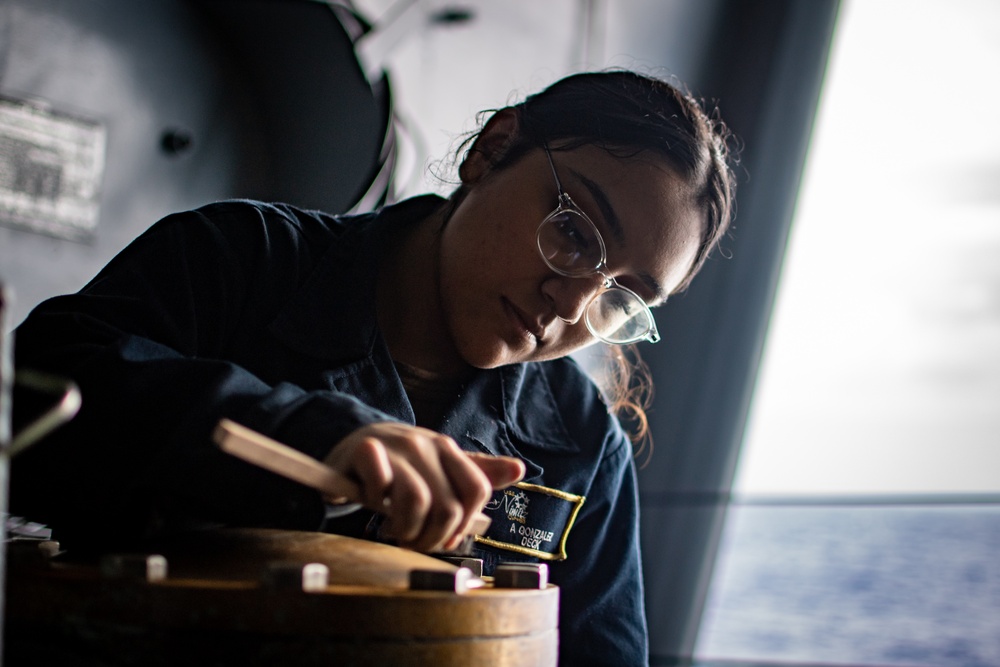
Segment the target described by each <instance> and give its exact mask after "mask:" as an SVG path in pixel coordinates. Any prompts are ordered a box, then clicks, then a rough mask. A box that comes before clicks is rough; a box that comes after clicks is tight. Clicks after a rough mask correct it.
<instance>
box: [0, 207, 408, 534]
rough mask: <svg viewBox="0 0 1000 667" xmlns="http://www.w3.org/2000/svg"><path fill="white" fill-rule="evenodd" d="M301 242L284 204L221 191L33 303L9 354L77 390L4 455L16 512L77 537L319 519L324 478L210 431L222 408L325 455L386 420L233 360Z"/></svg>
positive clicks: (310, 257) (285, 278)
mask: <svg viewBox="0 0 1000 667" xmlns="http://www.w3.org/2000/svg"><path fill="white" fill-rule="evenodd" d="M237 213H238V215H237ZM312 240H313V241H315V240H316V239H312ZM308 241H309V239H307V238H306V236H305V235H304V234H303V230H302V229H301V228H299V226H297V225H296V224H295V221H294V220H292V219H291V218H287V217H283V216H282V215H281V213H280V212H278V211H275V210H268V209H265V208H264V207H260V206H252V205H250V204H249V203H247V204H240V205H237V204H230V205H228V206H226V205H222V204H217V205H213V206H210V207H206V208H205V209H201V210H199V211H197V212H188V213H184V214H178V215H175V216H170V217H168V218H165V219H164V220H162V221H160V222H159V223H157V224H156V225H154V226H153V227H151V228H150V229H149V230H148V231H147V232H145V233H144V234H143V235H141V236H140V237H139V238H138V239H136V240H135V241H134V242H133V243H132V244H131V245H130V246H129V247H128V248H126V249H125V250H124V251H122V252H121V253H120V254H119V255H118V256H117V257H116V258H115V259H114V260H112V261H111V262H110V263H109V264H108V266H107V267H105V269H104V270H102V271H101V272H100V273H99V274H98V275H97V276H96V277H95V278H94V279H93V280H92V281H91V282H90V283H89V284H88V285H87V286H86V287H85V288H84V289H83V290H81V291H80V292H79V293H77V294H74V295H68V296H62V297H56V298H54V299H50V300H49V301H47V302H45V303H43V304H41V305H40V306H39V307H38V308H36V309H35V310H34V311H33V312H32V313H31V314H30V315H29V317H28V318H27V319H26V320H25V322H24V323H23V324H22V325H21V326H20V327H19V328H18V329H17V330H16V332H15V336H16V338H15V342H16V345H15V349H16V365H17V367H18V368H32V369H37V370H42V371H46V372H49V373H53V374H57V375H60V376H63V377H66V378H70V379H72V380H73V381H75V382H76V383H77V384H78V386H79V387H80V390H81V393H82V397H83V403H82V408H81V411H80V413H79V415H78V416H77V417H76V419H74V420H73V421H72V422H70V423H69V424H67V425H66V426H64V427H62V428H61V429H60V430H59V431H57V432H56V433H55V434H54V435H52V436H50V437H49V438H47V439H46V440H44V441H42V442H41V443H38V444H37V445H35V446H34V447H32V448H31V449H28V450H26V451H25V452H24V453H22V454H21V455H19V456H18V457H17V458H15V459H14V461H13V463H12V469H11V510H12V512H14V513H20V514H22V515H24V516H26V517H28V518H30V519H31V520H33V521H39V522H42V523H47V524H49V525H50V526H51V527H52V528H53V530H54V536H55V539H61V540H68V541H69V542H70V543H75V544H78V545H84V546H85V545H87V544H93V543H96V542H102V543H103V542H106V541H107V540H108V539H110V538H115V537H126V538H127V537H141V536H146V535H150V534H156V533H158V532H161V531H163V530H169V529H172V528H175V527H181V528H183V527H188V526H189V525H202V524H206V523H207V524H226V525H238V526H269V527H277V528H288V529H317V528H318V527H319V526H320V525H321V523H322V518H323V514H324V507H323V503H322V499H321V498H320V496H319V494H318V493H316V492H314V491H312V490H310V489H307V488H305V487H302V486H300V485H297V484H295V483H292V482H289V481H287V480H284V479H282V478H280V477H278V476H276V475H273V474H271V473H269V472H266V471H263V470H259V469H257V468H255V467H253V466H251V465H249V464H247V463H244V462H242V461H240V460H237V459H235V458H233V457H231V456H229V455H227V454H225V453H223V452H221V451H220V450H219V449H218V448H217V447H215V445H214V444H213V443H212V442H211V437H210V436H211V432H212V430H213V427H214V425H215V424H216V423H217V422H218V420H219V419H220V418H221V417H229V418H231V419H234V420H236V421H238V422H240V423H243V424H245V425H247V426H249V427H250V428H253V429H256V430H258V431H260V432H262V433H265V434H267V435H270V436H272V437H274V438H276V439H279V440H282V441H284V442H287V443H289V444H291V445H293V446H295V447H298V448H300V449H301V450H303V451H305V452H306V453H307V454H309V455H311V456H313V457H316V458H322V457H323V456H325V454H326V453H327V452H328V451H329V449H330V448H331V447H332V446H333V445H334V444H335V443H336V442H338V441H339V440H340V439H341V438H342V437H343V436H344V435H346V434H347V433H349V432H350V431H352V430H354V429H355V428H357V427H358V426H360V425H363V424H366V423H371V422H376V421H386V420H389V419H391V418H390V417H389V416H388V415H385V414H382V413H381V412H379V411H378V410H375V409H373V408H371V407H369V406H366V405H364V404H362V403H361V402H359V401H358V400H356V399H354V398H353V397H351V396H348V395H345V394H341V393H337V392H333V391H325V390H320V389H315V388H314V389H313V390H311V391H307V390H305V389H303V388H302V387H300V386H296V385H294V384H290V383H285V382H280V381H274V380H272V381H271V382H268V381H265V380H263V379H261V378H260V377H257V376H255V375H254V374H253V373H251V372H249V371H248V370H246V368H244V367H243V366H241V365H239V364H237V363H233V362H232V361H230V360H227V359H231V358H232V357H231V355H229V353H228V350H229V348H230V346H231V345H232V342H233V340H234V339H235V338H237V337H238V336H239V335H240V334H241V332H243V333H245V330H246V328H247V327H253V326H258V324H257V323H258V316H257V315H255V313H257V312H258V311H259V310H260V309H265V310H267V309H271V308H274V307H276V304H280V303H281V302H282V301H283V300H285V299H286V298H287V294H288V293H289V292H290V291H291V290H293V289H295V288H296V287H297V286H298V284H299V283H300V282H301V281H302V279H303V276H304V273H305V271H306V270H308V268H309V267H310V266H311V265H312V264H314V263H315V262H316V261H317V257H318V255H317V254H316V253H318V252H319V250H317V249H315V248H313V247H312V246H313V245H315V244H314V243H310V242H308ZM325 243H326V245H329V243H330V241H329V239H326V240H325ZM74 541H75V542H74Z"/></svg>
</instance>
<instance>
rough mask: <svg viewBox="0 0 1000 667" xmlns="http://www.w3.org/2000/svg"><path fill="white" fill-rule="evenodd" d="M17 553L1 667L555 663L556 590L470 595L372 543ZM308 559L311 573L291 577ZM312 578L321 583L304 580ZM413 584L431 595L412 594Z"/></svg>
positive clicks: (452, 578)
mask: <svg viewBox="0 0 1000 667" xmlns="http://www.w3.org/2000/svg"><path fill="white" fill-rule="evenodd" d="M18 550H20V551H22V552H23V550H24V546H23V545H22V546H19V547H18V548H16V549H12V550H11V555H12V557H11V558H10V559H9V564H10V571H9V574H8V587H7V614H6V615H7V618H6V630H5V643H6V649H7V650H6V664H7V665H8V667H14V666H16V665H19V664H62V665H74V664H76V665H88V666H89V665H95V666H96V665H143V666H151V665H240V666H250V665H275V666H277V665H281V666H283V667H284V666H291V665H304V666H305V665H309V666H311V665H359V666H360V665H435V666H448V665H455V666H458V665H462V666H463V667H465V666H469V665H478V666H485V665H490V666H507V665H509V666H513V665H518V666H528V667H531V666H539V667H541V666H546V667H548V666H552V665H555V664H556V662H557V650H558V625H557V624H558V604H559V591H558V589H557V588H556V587H555V586H552V585H546V584H543V585H542V586H541V587H537V588H533V589H532V588H498V587H496V586H494V585H493V582H492V581H491V579H490V578H484V580H479V579H476V578H472V580H471V582H469V583H471V584H472V585H473V586H477V585H478V586H479V587H470V588H468V589H467V590H466V577H467V575H468V574H469V573H468V572H467V571H459V567H458V566H457V565H453V564H451V563H448V562H445V561H443V560H440V559H437V558H433V557H431V556H427V555H423V554H418V553H415V552H412V551H407V550H404V549H399V548H396V547H392V546H388V545H384V544H378V543H374V542H368V541H364V540H356V539H352V538H348V537H342V536H337V535H327V534H323V533H307V532H293V531H277V530H221V531H212V532H204V533H198V534H193V535H190V536H187V537H185V539H183V540H175V541H172V542H170V543H168V544H164V545H157V549H156V554H157V555H156V556H153V557H149V555H148V554H141V555H140V554H132V555H120V556H119V557H113V558H105V559H103V560H102V561H101V564H100V565H97V564H93V563H90V564H81V563H73V562H70V561H64V560H63V558H62V557H61V556H55V557H52V558H43V557H41V556H39V555H38V554H37V553H34V552H33V555H31V556H30V557H26V556H25V554H24V553H20V554H19V553H16V552H17V551H18ZM160 556H162V557H163V558H160ZM307 564H319V566H318V567H317V566H315V565H309V566H307V567H306V568H305V573H306V574H305V577H303V566H304V565H307ZM323 566H325V568H324V567H323ZM414 572H418V573H421V574H419V575H413V573H414ZM317 573H319V574H322V575H326V576H325V577H321V578H320V580H319V581H315V580H312V581H311V577H313V576H316V575H317ZM327 573H328V575H327ZM415 578H418V579H420V580H421V581H425V582H430V584H429V585H430V587H432V588H437V587H439V588H441V590H414V585H411V581H413V580H414V579H415ZM304 579H305V581H306V583H307V585H306V586H305V587H303V580H304ZM453 583H454V585H453ZM427 585H428V584H427V583H424V584H421V586H423V587H426V586H427ZM418 587H419V586H418ZM46 657H47V659H43V658H46ZM40 659H41V662H39V660H40ZM53 660H57V661H58V662H53Z"/></svg>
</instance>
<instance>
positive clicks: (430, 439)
mask: <svg viewBox="0 0 1000 667" xmlns="http://www.w3.org/2000/svg"><path fill="white" fill-rule="evenodd" d="M324 463H326V464H327V465H328V466H331V467H333V468H336V469H337V470H339V471H340V472H342V473H344V474H345V475H347V476H349V477H350V478H352V479H353V480H354V481H356V482H357V483H358V484H359V485H360V487H361V493H362V502H363V504H364V505H365V506H366V507H368V508H369V509H372V510H375V511H377V512H381V513H383V514H385V515H386V516H387V517H388V521H387V523H386V531H387V534H388V535H389V536H390V537H392V538H394V539H396V540H398V541H399V543H400V545H402V546H405V547H407V548H410V549H414V550H417V551H439V550H441V549H446V550H447V549H454V548H456V547H457V546H458V544H459V543H460V542H461V540H462V536H463V535H465V534H466V533H467V532H468V529H469V525H470V523H471V522H472V519H473V518H474V517H475V516H476V515H477V514H478V513H479V512H480V511H481V510H482V508H483V505H485V504H486V502H487V501H488V500H489V499H490V497H491V496H492V493H493V489H502V488H505V487H507V486H510V485H511V484H513V483H515V482H517V481H518V480H520V479H521V478H522V477H523V476H524V463H522V462H521V461H520V460H518V459H515V458H510V457H506V456H488V455H485V454H472V453H468V452H464V451H462V449H461V448H460V447H459V446H458V444H457V443H456V442H455V441H454V440H452V439H451V438H449V437H448V436H446V435H442V434H440V433H437V432H435V431H431V430H429V429H425V428H421V427H419V426H410V425H408V424H398V423H393V422H385V423H378V424H369V425H368V426H363V427H361V428H359V429H357V430H356V431H354V432H353V433H351V434H350V435H348V436H347V437H346V438H344V439H343V440H341V441H340V442H339V443H338V444H337V446H336V447H334V448H333V451H331V452H330V454H329V455H328V456H327V457H326V459H325V460H324Z"/></svg>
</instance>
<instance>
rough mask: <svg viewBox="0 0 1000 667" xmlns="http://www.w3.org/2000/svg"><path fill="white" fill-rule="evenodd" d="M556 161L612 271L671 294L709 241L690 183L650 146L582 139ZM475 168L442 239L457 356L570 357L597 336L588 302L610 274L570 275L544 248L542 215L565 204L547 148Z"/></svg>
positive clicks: (646, 296)
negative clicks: (635, 151)
mask: <svg viewBox="0 0 1000 667" xmlns="http://www.w3.org/2000/svg"><path fill="white" fill-rule="evenodd" d="M469 159H470V160H476V159H478V158H477V157H476V154H475V153H472V154H470V158H469ZM552 160H553V162H554V163H555V168H556V171H557V173H558V175H559V180H560V182H561V183H562V187H563V190H564V191H565V192H567V193H568V194H569V195H570V197H572V199H573V201H574V202H575V203H576V204H577V205H578V206H579V207H580V208H581V209H583V211H584V212H585V213H586V214H587V215H588V216H589V217H590V219H591V220H592V221H593V222H594V224H595V225H596V226H597V229H598V231H599V232H600V234H601V236H602V237H603V239H604V243H605V246H606V247H607V266H608V269H607V270H608V273H609V274H610V275H611V276H613V277H614V278H615V279H616V280H617V281H618V282H619V284H621V285H623V286H625V287H627V288H629V289H631V290H632V291H634V292H636V293H637V294H638V295H639V296H640V297H642V298H643V300H644V301H646V303H647V304H649V305H650V306H656V305H658V304H659V303H661V302H662V301H663V300H664V299H665V297H666V295H667V294H669V293H671V292H672V291H673V290H674V289H675V288H676V287H677V286H678V285H679V284H680V282H681V281H682V280H683V279H684V277H685V275H686V274H687V272H688V271H689V270H690V268H691V266H692V264H693V262H694V260H695V255H696V253H697V249H698V245H699V243H700V238H701V229H702V225H703V222H702V218H703V216H702V214H701V212H700V211H699V210H698V208H697V207H696V206H695V205H694V202H693V198H692V196H691V192H690V189H689V187H688V186H687V185H686V184H685V183H684V182H683V181H682V180H681V179H680V178H679V177H678V176H676V175H675V173H674V171H673V170H672V169H671V168H670V167H668V165H667V164H666V163H665V162H664V161H663V160H662V159H660V158H658V157H656V156H655V155H653V154H651V153H649V154H647V153H641V154H639V155H637V156H635V157H630V158H620V157H616V156H614V155H611V154H610V153H608V152H607V151H605V150H602V149H600V148H596V147H583V148H578V149H574V150H569V151H559V150H555V151H553V152H552ZM476 168H477V167H476V165H473V168H472V170H471V172H468V173H474V174H478V176H477V177H476V178H475V179H467V180H472V181H473V182H472V184H471V188H470V190H469V192H468V193H467V195H466V196H465V197H464V199H463V200H462V201H461V203H460V204H459V205H458V207H457V208H456V209H455V211H454V213H453V215H452V217H451V218H450V219H449V221H448V223H447V224H446V225H445V227H444V229H443V230H442V236H441V258H440V261H441V263H440V276H439V279H440V283H439V287H440V295H441V303H442V308H443V310H444V316H445V322H446V325H447V327H448V330H449V332H450V333H451V337H452V340H453V342H454V344H455V347H456V350H457V352H458V354H459V355H460V356H461V357H462V359H464V360H465V362H466V363H468V364H470V365H472V366H474V367H477V368H494V367H497V366H502V365H505V364H510V363H517V362H523V361H541V360H545V359H553V358H557V357H562V356H565V355H567V354H570V353H571V352H574V351H576V350H579V349H581V348H583V347H585V346H587V345H590V344H592V343H594V342H596V339H595V338H594V337H593V336H592V335H591V334H590V332H589V331H588V330H587V326H586V324H585V323H584V310H585V308H586V306H587V304H588V303H589V302H590V300H591V299H592V298H593V297H594V296H595V295H596V294H597V293H599V292H600V291H601V290H602V289H603V287H602V280H601V277H600V276H599V275H598V274H593V275H590V276H585V277H582V278H571V277H567V276H563V275H560V274H558V273H556V272H555V271H553V270H552V269H551V268H549V267H548V266H547V265H546V264H545V261H544V260H543V259H542V257H541V255H540V254H539V251H538V246H537V245H536V232H537V230H538V226H539V224H540V223H541V222H542V220H543V219H544V218H545V216H547V215H548V214H549V213H551V212H552V210H553V209H555V207H556V205H557V203H558V190H557V186H556V182H555V179H554V178H553V175H552V169H551V168H550V166H549V163H548V160H547V158H546V155H545V152H544V151H542V150H534V151H531V152H530V153H528V154H527V155H525V156H524V157H522V158H521V159H519V160H518V161H517V162H516V163H515V164H513V165H510V166H508V167H505V168H503V169H501V170H499V171H495V170H491V169H489V167H488V166H486V165H484V164H479V165H478V169H481V171H478V172H477V171H476ZM479 176H481V177H479Z"/></svg>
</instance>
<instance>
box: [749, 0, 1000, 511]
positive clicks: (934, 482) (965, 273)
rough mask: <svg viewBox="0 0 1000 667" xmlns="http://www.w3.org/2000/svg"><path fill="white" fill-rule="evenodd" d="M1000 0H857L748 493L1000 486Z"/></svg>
mask: <svg viewBox="0 0 1000 667" xmlns="http://www.w3.org/2000/svg"><path fill="white" fill-rule="evenodd" d="M997 72H1000V3H997V2H993V1H992V0H948V1H944V0H938V1H932V0H891V1H890V0H854V1H850V0H848V1H847V2H845V4H844V6H843V8H842V11H841V16H840V20H839V23H838V28H837V33H836V35H835V39H834V45H833V51H832V53H831V60H830V64H829V67H828V72H827V79H826V82H825V85H824V93H823V97H822V100H821V104H820V111H819V114H818V116H817V124H816V128H815V131H814V136H813V140H812V146H811V149H810V155H809V157H808V160H807V167H806V173H805V177H804V179H805V180H804V183H803V189H802V191H801V193H800V198H799V202H798V207H797V211H796V216H795V220H794V223H793V230H792V237H791V239H790V242H789V247H788V253H787V256H786V262H785V266H784V269H783V274H782V280H781V284H780V286H779V294H778V299H777V303H776V307H775V313H774V317H773V319H772V323H771V329H770V332H769V336H768V341H767V344H766V350H765V355H764V361H763V366H762V370H761V375H760V378H759V380H758V386H757V388H756V390H755V397H754V404H753V407H752V410H751V419H750V424H749V426H748V432H747V438H746V442H745V445H744V450H743V454H742V455H741V460H740V464H739V469H738V472H737V479H736V484H735V490H736V491H738V492H741V493H744V494H757V493H762V494H774V493H778V494H782V493H791V494H801V493H806V494H808V493H819V494H829V493H863V494H867V493H885V492H890V493H921V494H922V493H937V492H944V493H953V492H963V493H964V492H976V493H978V492H986V493H997V492H1000V123H998V122H997V120H998V118H1000V79H998V74H997Z"/></svg>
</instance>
